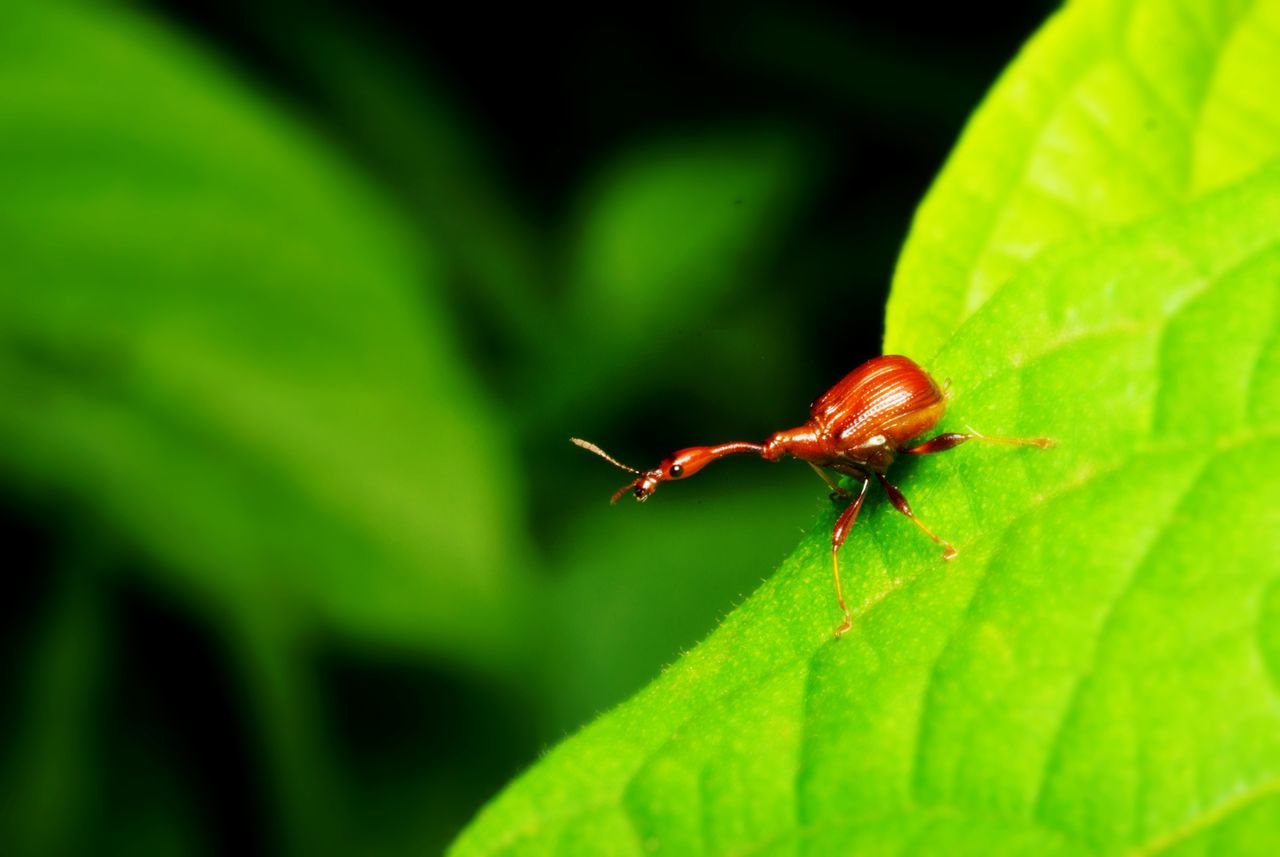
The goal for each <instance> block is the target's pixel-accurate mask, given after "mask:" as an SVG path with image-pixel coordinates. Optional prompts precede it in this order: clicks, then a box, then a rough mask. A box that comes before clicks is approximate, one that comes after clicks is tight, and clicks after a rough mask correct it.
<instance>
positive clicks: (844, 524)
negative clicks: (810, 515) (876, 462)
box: [823, 474, 871, 640]
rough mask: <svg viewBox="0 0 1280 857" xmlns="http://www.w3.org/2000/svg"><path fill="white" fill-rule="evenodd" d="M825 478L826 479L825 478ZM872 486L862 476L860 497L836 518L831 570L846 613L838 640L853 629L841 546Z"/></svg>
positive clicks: (867, 477)
mask: <svg viewBox="0 0 1280 857" xmlns="http://www.w3.org/2000/svg"><path fill="white" fill-rule="evenodd" d="M823 478H826V477H825V476H824V477H823ZM870 485H871V477H870V476H867V475H865V474H862V488H861V489H859V491H858V496H857V497H855V498H854V499H853V502H852V503H850V504H849V505H848V506H847V507H845V510H844V511H843V512H841V513H840V517H838V518H836V525H835V528H834V529H832V531H831V569H832V571H834V572H835V580H836V601H838V602H839V603H840V609H841V610H842V611H844V621H843V622H841V623H840V627H839V628H836V639H837V640H838V639H840V637H841V636H843V635H844V633H845V632H846V631H848V630H849V629H850V628H852V627H853V614H852V613H850V612H849V607H848V605H846V604H845V603H844V591H843V590H842V589H841V588H840V556H839V555H840V546H841V545H843V544H844V540H845V539H846V538H848V537H849V531H850V530H852V529H853V522H854V521H856V520H858V510H859V509H861V508H862V501H863V500H864V499H865V498H866V496H867V488H868V486H870Z"/></svg>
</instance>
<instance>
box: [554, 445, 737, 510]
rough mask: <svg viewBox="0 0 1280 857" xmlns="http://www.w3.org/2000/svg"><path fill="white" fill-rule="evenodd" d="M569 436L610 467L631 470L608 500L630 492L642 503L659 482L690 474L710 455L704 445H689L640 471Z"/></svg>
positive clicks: (601, 450)
mask: <svg viewBox="0 0 1280 857" xmlns="http://www.w3.org/2000/svg"><path fill="white" fill-rule="evenodd" d="M569 440H571V441H573V442H574V443H575V444H577V445H578V446H580V447H582V448H583V449H585V450H587V451H588V452H593V453H595V454H596V455H598V456H600V457H601V458H603V459H604V460H605V461H607V462H609V463H610V464H612V465H613V466H614V467H617V468H618V469H620V470H625V471H627V472H628V473H634V474H635V476H636V478H635V479H633V480H632V481H630V482H628V483H627V484H626V485H623V486H622V487H621V488H619V489H618V490H617V491H615V492H614V495H613V499H612V500H610V501H609V502H610V503H616V502H618V499H619V498H620V497H622V496H623V495H624V494H631V495H632V496H634V497H635V498H636V500H637V502H640V503H643V502H644V501H645V500H648V499H649V496H650V495H651V494H653V492H654V491H656V490H658V486H659V485H661V484H662V483H663V482H673V481H675V480H677V479H685V478H687V477H689V476H692V475H693V474H695V473H697V472H698V471H699V470H701V469H702V468H703V467H704V466H706V464H707V462H708V461H710V460H711V458H712V456H711V455H709V454H708V450H707V448H706V447H701V446H697V447H690V448H689V449H682V450H680V451H679V452H677V453H675V454H674V455H672V456H671V457H669V458H664V459H662V463H661V464H659V465H658V466H657V467H655V468H653V469H652V470H644V471H641V470H637V469H635V468H634V467H629V466H627V465H625V464H623V463H622V462H621V461H618V460H617V459H616V458H614V457H613V456H611V455H609V453H607V452H605V451H604V450H603V449H601V448H600V447H598V446H596V445H595V444H594V443H591V442H590V441H586V440H582V439H581V438H576V437H571V438H569Z"/></svg>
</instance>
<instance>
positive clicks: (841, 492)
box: [807, 461, 850, 503]
mask: <svg viewBox="0 0 1280 857" xmlns="http://www.w3.org/2000/svg"><path fill="white" fill-rule="evenodd" d="M807 463H808V465H809V466H810V467H812V468H813V472H814V473H816V474H818V476H819V477H820V478H821V479H822V481H823V482H825V483H827V486H828V487H830V488H831V494H830V495H829V496H830V498H831V502H833V503H843V502H845V501H846V500H848V499H849V496H850V495H849V492H848V491H847V490H845V489H844V488H841V487H840V483H839V482H837V481H836V480H834V479H832V478H831V475H830V474H829V473H827V471H825V470H823V469H822V468H821V467H819V466H818V465H816V464H814V463H813V462H812V461H810V462H807Z"/></svg>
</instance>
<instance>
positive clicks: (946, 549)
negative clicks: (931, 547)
mask: <svg viewBox="0 0 1280 857" xmlns="http://www.w3.org/2000/svg"><path fill="white" fill-rule="evenodd" d="M876 477H877V478H878V479H879V480H880V485H881V486H882V487H883V488H884V493H886V494H888V495H889V502H891V503H893V507H894V508H895V509H897V510H898V511H899V512H901V513H902V514H904V515H906V516H907V517H908V518H910V519H911V522H912V523H913V524H915V525H916V526H917V527H919V528H920V529H922V530H924V534H925V535H926V536H928V537H929V538H931V539H933V540H934V541H935V542H937V543H938V544H940V545H942V558H943V559H955V558H956V556H957V555H958V554H959V553H960V552H959V551H957V550H956V549H955V548H954V547H952V545H951V543H950V542H948V541H946V540H945V539H941V538H938V536H937V535H936V534H935V533H934V532H933V530H931V529H929V528H928V527H927V526H925V523H924V521H922V520H920V519H919V518H917V517H916V515H915V513H914V512H912V511H911V505H910V504H909V503H908V502H907V498H906V497H904V496H902V492H901V491H899V490H898V489H897V488H896V487H895V486H894V485H891V484H890V483H889V480H888V479H885V478H884V474H883V473H879V472H877V473H876Z"/></svg>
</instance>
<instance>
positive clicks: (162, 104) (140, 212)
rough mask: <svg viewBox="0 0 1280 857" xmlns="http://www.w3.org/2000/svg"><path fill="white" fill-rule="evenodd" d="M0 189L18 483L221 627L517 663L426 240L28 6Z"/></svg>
mask: <svg viewBox="0 0 1280 857" xmlns="http://www.w3.org/2000/svg"><path fill="white" fill-rule="evenodd" d="M0 175H2V176H3V183H4V185H5V188H6V200H7V204H6V205H5V206H4V207H3V210H2V211H0V243H3V245H4V247H5V264H4V270H5V276H4V281H3V287H2V288H0V402H2V403H3V404H0V438H3V443H0V467H2V468H3V470H4V472H5V473H6V474H7V476H8V478H17V479H21V480H22V481H23V482H24V483H26V484H27V485H29V486H32V487H37V488H40V489H41V490H55V491H57V492H60V493H62V494H66V495H71V496H74V497H76V498H77V499H78V500H79V501H80V502H81V503H82V504H83V505H84V506H86V507H87V508H89V509H92V510H93V512H94V513H95V514H98V515H101V516H104V517H105V518H107V519H108V520H110V521H111V522H113V523H114V525H115V526H117V527H118V529H119V531H120V533H121V534H122V535H123V537H124V538H126V539H129V540H131V541H133V542H136V543H137V544H138V545H139V546H141V547H142V548H144V549H145V550H146V551H148V552H149V553H150V554H151V555H152V556H153V557H154V558H155V559H156V560H157V563H156V564H157V566H158V571H160V572H163V573H164V574H165V575H167V576H166V577H165V578H164V579H165V583H166V584H167V585H168V586H169V587H171V588H172V589H174V590H175V591H178V592H180V593H182V594H183V595H185V596H188V597H191V598H193V599H196V600H198V601H199V602H201V603H206V604H208V605H209V608H210V609H211V610H214V611H218V610H224V609H227V608H230V609H233V610H239V609H242V608H245V607H246V606H247V605H252V606H251V607H249V608H248V609H251V610H252V612H253V614H254V616H255V617H256V616H258V615H261V614H262V613H264V612H265V613H267V614H270V615H272V616H274V617H276V618H275V621H278V622H280V623H284V624H290V623H292V624H294V625H295V626H300V627H306V626H307V625H320V626H325V627H330V628H334V629H337V630H338V631H340V632H342V633H344V634H348V635H351V636H352V637H354V638H356V639H359V640H363V641H367V642H374V643H384V644H385V643H390V644H394V645H404V646H410V647H414V648H422V649H427V650H431V651H435V652H439V653H445V654H448V655H449V656H455V657H463V658H471V659H476V660H480V661H486V662H493V660H494V659H495V658H498V657H501V656H502V653H503V652H504V646H506V645H507V644H508V643H509V642H510V640H511V636H512V635H511V634H510V631H511V630H512V623H513V621H514V619H515V618H517V617H518V614H516V613H515V612H514V605H515V604H516V603H518V601H519V595H520V593H519V588H520V582H521V580H522V575H521V573H520V571H521V567H522V563H523V562H525V557H523V556H522V550H523V543H522V540H521V537H520V529H519V527H518V522H517V519H516V514H515V509H514V505H513V502H512V499H511V498H512V496H513V493H515V492H518V490H519V486H518V484H515V485H513V484H512V483H513V479H514V477H513V474H514V473H516V468H515V466H514V460H513V454H512V452H511V446H510V439H509V438H508V437H507V436H506V435H505V434H504V433H503V432H502V431H501V430H500V428H499V425H498V422H497V419H496V417H495V415H494V414H493V413H492V412H491V410H490V409H489V408H488V407H487V406H486V403H485V402H484V401H483V400H482V399H481V397H480V396H479V395H478V393H477V391H476V390H475V388H474V385H473V383H472V381H471V379H470V378H469V377H468V376H467V373H466V372H465V371H463V370H461V369H460V368H459V365H458V364H459V358H458V355H457V353H456V349H455V347H454V344H453V343H452V342H451V341H450V338H449V335H448V332H447V328H446V324H445V320H444V318H443V317H442V310H441V308H440V306H439V303H438V300H437V298H436V295H435V287H434V281H435V280H434V278H435V276H436V275H435V266H434V263H433V261H432V257H431V254H430V253H429V252H428V251H427V250H426V249H425V248H423V247H422V246H421V244H422V236H419V235H409V234H408V233H407V231H406V229H405V227H404V225H403V224H402V223H400V222H399V221H397V220H396V219H395V218H394V217H393V216H392V215H391V214H390V213H389V211H388V210H387V208H386V207H385V206H384V205H383V204H381V202H380V201H379V200H378V199H376V198H375V197H374V196H373V195H371V194H370V193H369V191H368V189H367V188H366V187H365V186H363V184H362V183H361V182H360V181H359V180H358V179H357V178H356V177H355V176H354V175H352V174H351V173H350V172H349V171H348V170H347V169H345V168H344V167H343V165H342V164H341V163H340V162H338V161H337V160H335V158H334V157H333V156H332V154H331V153H329V152H328V151H327V150H326V148H325V147H324V146H323V145H321V144H320V143H319V142H318V141H317V140H315V139H314V138H313V137H311V136H310V135H308V134H307V133H306V131H305V130H304V129H302V128H300V127H299V126H297V125H296V124H295V123H293V122H291V121H289V120H288V119H287V118H286V117H285V116H284V115H283V114H282V113H281V112H280V111H279V110H278V109H274V108H273V107H272V106H271V105H269V104H267V103H264V102H263V101H262V100H261V99H259V98H257V97H255V96H254V95H253V93H251V92H250V91H248V90H247V89H246V88H245V86H244V85H242V84H240V83H238V82H237V81H235V80H234V79H233V78H232V77H231V76H230V75H229V74H228V73H227V72H226V71H225V70H224V69H221V68H219V67H217V66H216V65H215V64H214V63H212V62H210V61H209V60H208V59H207V58H206V57H203V56H201V55H200V54H199V53H198V52H196V51H193V50H192V49H191V48H189V47H188V46H186V45H184V44H182V43H180V42H178V41H176V40H174V39H173V38H172V37H170V36H169V35H167V34H166V33H165V32H163V31H162V30H161V29H159V28H157V27H156V26H154V25H152V24H150V23H148V22H147V21H146V20H145V19H144V18H142V17H140V16H138V15H137V14H136V13H133V12H130V11H127V10H122V9H118V8H110V7H107V8H104V7H98V6H89V7H81V6H75V7H63V6H52V5H48V6H46V5H43V4H34V5H31V6H26V5H19V6H18V7H17V8H15V10H13V12H12V14H11V15H10V20H9V21H8V23H7V25H6V26H5V27H4V28H3V30H2V31H0ZM254 621H257V619H256V618H255V619H254Z"/></svg>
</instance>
